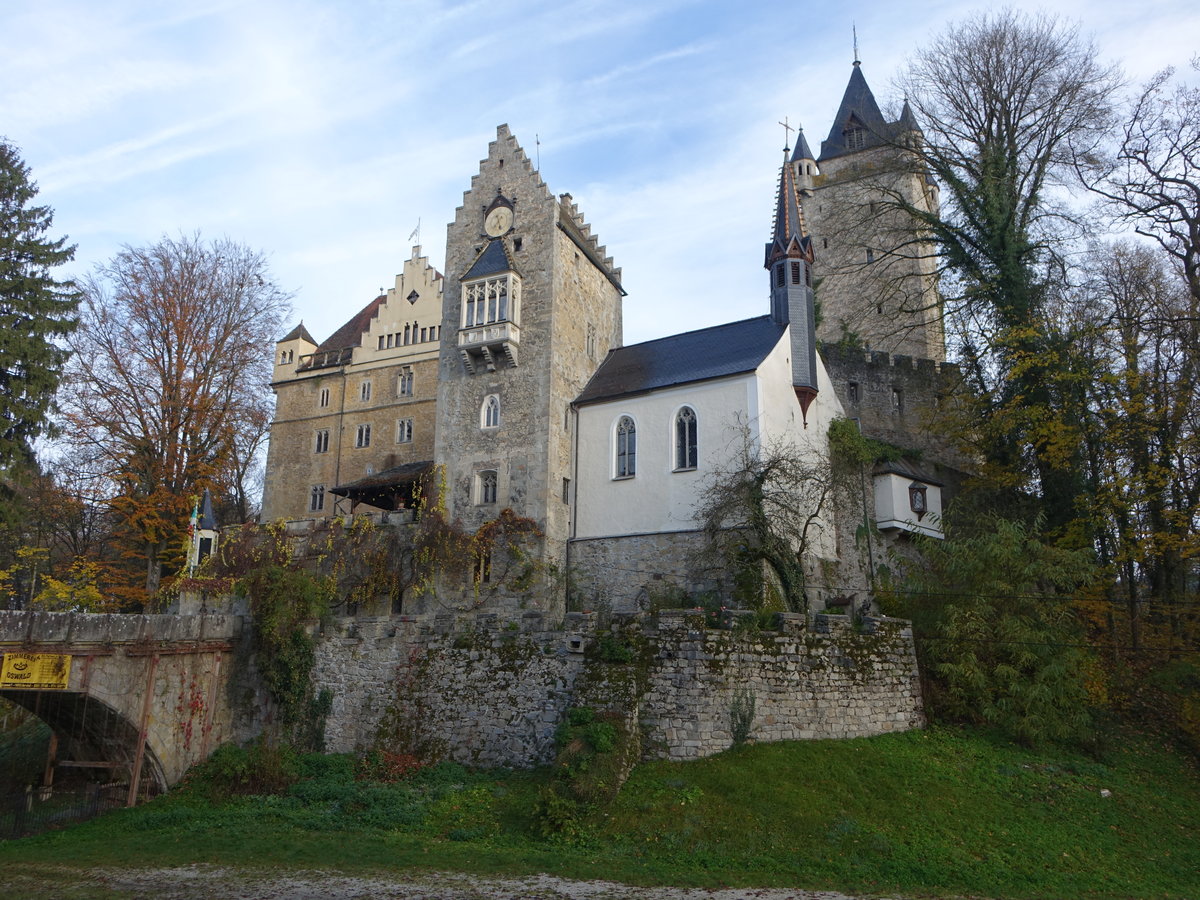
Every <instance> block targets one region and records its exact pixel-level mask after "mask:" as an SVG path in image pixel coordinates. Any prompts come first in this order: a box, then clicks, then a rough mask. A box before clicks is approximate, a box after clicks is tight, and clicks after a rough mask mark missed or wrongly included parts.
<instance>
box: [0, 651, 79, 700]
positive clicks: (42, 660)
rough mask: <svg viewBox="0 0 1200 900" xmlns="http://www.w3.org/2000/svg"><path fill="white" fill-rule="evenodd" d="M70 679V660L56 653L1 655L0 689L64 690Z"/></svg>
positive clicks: (66, 656)
mask: <svg viewBox="0 0 1200 900" xmlns="http://www.w3.org/2000/svg"><path fill="white" fill-rule="evenodd" d="M70 680H71V657H70V656H69V655H64V654H58V653H5V654H4V664H3V665H2V666H0V690H12V689H13V688H18V689H21V690H28V691H65V690H66V689H67V683H68V682H69V681H70Z"/></svg>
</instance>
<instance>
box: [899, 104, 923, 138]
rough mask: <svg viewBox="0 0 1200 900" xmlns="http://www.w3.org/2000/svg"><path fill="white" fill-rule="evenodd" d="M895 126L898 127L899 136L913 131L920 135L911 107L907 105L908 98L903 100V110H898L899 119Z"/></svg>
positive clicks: (919, 128) (919, 127)
mask: <svg viewBox="0 0 1200 900" xmlns="http://www.w3.org/2000/svg"><path fill="white" fill-rule="evenodd" d="M896 124H897V125H898V126H899V128H898V131H899V133H900V134H905V133H907V132H913V131H915V132H916V133H917V134H921V126H920V125H918V124H917V117H916V116H914V115H913V111H912V107H911V106H909V105H908V98H907V97H905V98H904V108H903V109H902V110H900V118H899V120H897V122H896Z"/></svg>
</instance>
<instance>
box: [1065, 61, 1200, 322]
mask: <svg viewBox="0 0 1200 900" xmlns="http://www.w3.org/2000/svg"><path fill="white" fill-rule="evenodd" d="M1193 68H1195V69H1196V70H1197V71H1200V63H1193ZM1173 76H1174V71H1173V70H1172V69H1165V70H1164V71H1162V72H1160V73H1159V74H1158V75H1157V76H1155V77H1154V78H1153V79H1152V80H1151V81H1150V83H1149V84H1147V85H1146V87H1145V88H1144V89H1143V90H1142V93H1141V94H1140V96H1139V97H1138V98H1137V99H1136V100H1135V101H1134V103H1133V107H1132V109H1131V110H1130V113H1129V118H1128V121H1127V122H1126V123H1125V126H1124V128H1123V129H1122V131H1121V134H1120V139H1121V144H1120V147H1119V148H1118V150H1117V152H1116V154H1115V155H1114V156H1113V157H1112V158H1110V159H1108V160H1103V161H1100V162H1099V163H1097V161H1096V160H1095V159H1094V158H1092V159H1087V160H1084V159H1081V160H1080V162H1081V165H1080V172H1081V174H1082V175H1083V177H1084V179H1085V180H1086V181H1087V182H1088V184H1089V186H1090V187H1091V188H1092V190H1094V191H1096V192H1097V193H1099V194H1100V195H1101V196H1102V197H1104V198H1105V199H1106V200H1107V201H1108V204H1107V205H1108V207H1109V209H1110V210H1111V211H1113V212H1115V213H1116V215H1117V216H1118V218H1119V219H1122V220H1124V221H1126V222H1129V223H1131V224H1132V225H1133V226H1134V228H1135V230H1136V231H1137V233H1138V234H1141V235H1144V236H1145V237H1148V238H1150V239H1151V240H1153V241H1155V242H1156V243H1157V244H1158V245H1159V246H1160V247H1162V249H1163V250H1165V251H1166V252H1167V253H1169V254H1170V255H1171V256H1172V257H1174V258H1175V260H1176V261H1177V262H1178V263H1179V265H1180V267H1181V269H1182V271H1183V273H1184V275H1185V277H1186V278H1187V283H1188V288H1189V290H1190V291H1191V293H1192V296H1193V298H1196V299H1197V300H1200V88H1197V87H1188V86H1185V85H1182V84H1177V85H1175V87H1174V89H1173V90H1172V89H1171V82H1172V79H1173ZM1084 162H1090V163H1091V165H1090V166H1084V165H1083V163H1084Z"/></svg>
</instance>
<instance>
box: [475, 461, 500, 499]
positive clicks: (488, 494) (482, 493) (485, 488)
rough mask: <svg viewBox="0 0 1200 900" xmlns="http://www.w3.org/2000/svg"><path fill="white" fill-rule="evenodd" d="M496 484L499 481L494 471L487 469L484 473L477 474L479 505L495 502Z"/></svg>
mask: <svg viewBox="0 0 1200 900" xmlns="http://www.w3.org/2000/svg"><path fill="white" fill-rule="evenodd" d="M498 483H499V479H498V478H497V476H496V472H495V470H494V469H488V470H487V471H485V472H480V473H479V485H478V491H479V493H478V496H479V503H480V504H490V503H495V502H496V488H497V486H498Z"/></svg>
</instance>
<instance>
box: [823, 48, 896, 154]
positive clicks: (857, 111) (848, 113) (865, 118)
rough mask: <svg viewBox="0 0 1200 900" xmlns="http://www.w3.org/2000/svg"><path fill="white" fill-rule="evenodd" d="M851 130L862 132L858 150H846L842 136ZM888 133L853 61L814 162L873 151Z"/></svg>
mask: <svg viewBox="0 0 1200 900" xmlns="http://www.w3.org/2000/svg"><path fill="white" fill-rule="evenodd" d="M853 127H858V128H861V129H863V131H864V132H865V134H864V135H863V138H864V142H863V144H862V146H860V147H854V148H850V147H847V146H846V132H847V131H849V130H851V128H853ZM888 133H889V129H888V123H887V120H886V119H884V117H883V113H882V112H880V111H879V104H878V103H876V102H875V95H874V94H872V93H871V88H870V86H869V85H868V84H867V79H866V78H865V77H864V76H863V73H862V66H861V65H860V64H859V62H858V60H855V61H854V68H853V69H852V70H851V72H850V83H849V84H847V85H846V93H845V94H843V95H842V105H841V106H839V107H838V111H837V115H836V116H834V119H833V126H832V127H831V128H830V129H829V137H827V138H825V140H824V141H822V142H821V157H820V159H819V160H818V162H823V161H824V160H827V159H830V158H832V157H834V156H843V155H845V154H846V153H850V152H852V149H853V150H862V149H865V148H867V147H876V146H878V145H879V144H881V143H883V137H884V135H886V134H888Z"/></svg>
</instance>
